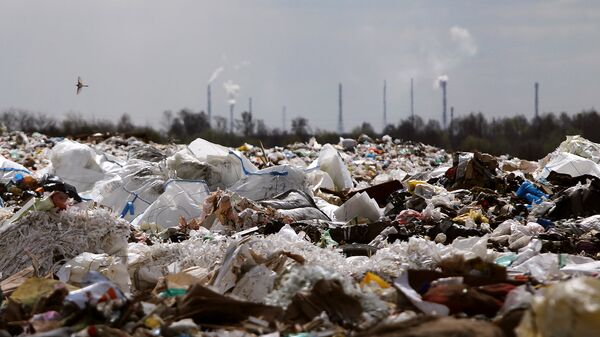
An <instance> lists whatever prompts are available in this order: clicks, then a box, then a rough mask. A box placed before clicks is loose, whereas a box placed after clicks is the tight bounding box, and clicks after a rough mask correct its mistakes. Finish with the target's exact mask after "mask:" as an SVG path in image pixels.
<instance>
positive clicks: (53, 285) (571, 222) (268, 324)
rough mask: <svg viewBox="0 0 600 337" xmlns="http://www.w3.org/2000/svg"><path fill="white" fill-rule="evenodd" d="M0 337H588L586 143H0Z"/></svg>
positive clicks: (15, 136)
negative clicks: (540, 151) (491, 148)
mask: <svg viewBox="0 0 600 337" xmlns="http://www.w3.org/2000/svg"><path fill="white" fill-rule="evenodd" d="M0 155H1V157H0V198H1V199H0V203H1V206H2V207H1V208H0V272H1V274H0V289H1V291H2V297H1V304H0V305H1V306H0V335H2V336H11V335H12V336H17V335H34V336H173V337H176V336H268V337H276V336H321V337H325V336H374V335H376V336H490V337H491V336H499V337H500V336H506V337H510V336H520V337H533V336H536V337H537V336H595V335H596V334H597V333H596V331H598V330H599V328H600V319H599V318H600V280H598V277H599V275H600V261H599V259H598V258H599V257H600V255H599V254H600V144H595V143H592V142H590V141H588V140H586V139H583V138H581V137H579V136H570V137H567V139H566V140H565V141H564V142H563V143H562V144H560V146H559V147H558V148H557V149H556V150H555V151H553V152H552V153H549V154H548V155H547V156H546V157H545V158H542V159H541V160H539V161H538V162H531V161H526V160H520V159H518V158H514V157H510V156H501V157H495V156H491V155H488V154H485V153H478V152H475V153H467V152H457V153H446V152H445V151H444V150H441V149H438V148H435V147H431V146H427V145H424V144H420V143H410V142H402V141H400V140H394V139H392V138H391V137H389V136H384V137H382V138H381V139H371V138H369V137H368V136H361V137H359V138H358V139H340V142H339V143H338V144H323V145H322V144H319V143H318V142H317V141H316V140H315V139H314V138H313V139H311V140H310V141H309V142H308V143H297V144H291V145H288V146H285V147H275V148H270V149H264V148H263V147H262V146H253V145H250V144H242V145H241V146H240V147H239V148H236V149H233V148H226V147H223V146H220V145H218V144H213V143H211V142H208V141H206V140H203V139H196V140H195V141H193V142H191V143H190V144H183V145H175V144H172V145H159V144H152V143H144V142H142V141H139V140H137V139H134V138H129V139H123V138H121V137H118V136H112V137H108V136H104V135H99V134H98V135H94V136H92V137H89V138H88V139H85V140H80V141H73V140H70V139H63V138H48V137H46V136H44V135H41V134H31V135H26V134H24V133H21V132H13V133H10V134H6V135H3V136H1V137H0Z"/></svg>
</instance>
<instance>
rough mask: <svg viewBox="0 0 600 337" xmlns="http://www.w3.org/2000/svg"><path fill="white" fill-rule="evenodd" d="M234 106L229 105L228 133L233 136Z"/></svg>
mask: <svg viewBox="0 0 600 337" xmlns="http://www.w3.org/2000/svg"><path fill="white" fill-rule="evenodd" d="M234 106H235V104H229V133H231V134H233V107H234Z"/></svg>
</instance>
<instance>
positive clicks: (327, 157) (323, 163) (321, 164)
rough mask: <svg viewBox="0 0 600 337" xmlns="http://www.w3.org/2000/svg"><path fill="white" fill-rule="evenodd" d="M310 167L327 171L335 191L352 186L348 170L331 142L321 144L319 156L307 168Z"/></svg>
mask: <svg viewBox="0 0 600 337" xmlns="http://www.w3.org/2000/svg"><path fill="white" fill-rule="evenodd" d="M311 168H319V169H320V170H321V171H324V172H327V173H328V174H329V176H330V177H331V179H332V180H333V184H334V185H335V188H336V190H337V191H343V190H347V189H351V188H352V187H353V186H354V185H353V183H352V177H351V176H350V171H348V168H347V167H346V164H344V161H343V160H342V157H341V156H340V154H339V153H338V151H337V150H336V149H335V148H334V147H333V146H332V145H331V144H325V145H324V146H323V148H322V149H321V152H319V158H317V159H316V160H315V161H314V162H313V163H312V164H311V165H310V167H309V169H311Z"/></svg>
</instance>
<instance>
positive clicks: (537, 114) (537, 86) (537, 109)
mask: <svg viewBox="0 0 600 337" xmlns="http://www.w3.org/2000/svg"><path fill="white" fill-rule="evenodd" d="M533 87H534V89H535V102H534V104H535V118H538V117H540V101H539V91H540V84H539V83H538V82H535V84H534V85H533Z"/></svg>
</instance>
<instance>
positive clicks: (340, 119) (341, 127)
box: [338, 83, 344, 135]
mask: <svg viewBox="0 0 600 337" xmlns="http://www.w3.org/2000/svg"><path fill="white" fill-rule="evenodd" d="M338 89H339V90H338V107H339V116H338V133H339V134H340V135H341V134H343V133H344V119H343V116H342V83H339V85H338Z"/></svg>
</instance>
